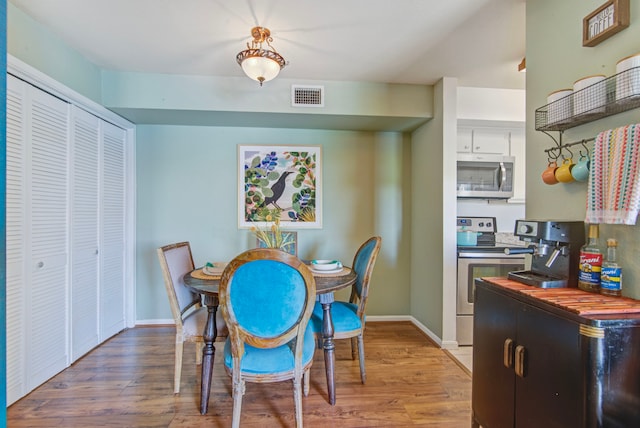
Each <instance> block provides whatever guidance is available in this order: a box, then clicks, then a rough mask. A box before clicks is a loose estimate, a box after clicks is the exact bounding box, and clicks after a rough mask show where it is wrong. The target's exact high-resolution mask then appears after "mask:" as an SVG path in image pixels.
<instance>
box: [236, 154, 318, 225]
mask: <svg viewBox="0 0 640 428" xmlns="http://www.w3.org/2000/svg"><path fill="white" fill-rule="evenodd" d="M320 149H321V147H320V146H245V145H239V146H238V214H239V215H238V220H239V222H238V226H239V227H240V228H254V227H261V228H264V227H269V225H272V224H274V222H275V221H276V219H278V223H279V227H282V228H283V229H319V228H321V227H322V198H321V192H320V190H321V189H320V185H321V171H322V168H321V150H320Z"/></svg>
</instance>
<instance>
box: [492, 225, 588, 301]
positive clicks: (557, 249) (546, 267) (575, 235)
mask: <svg viewBox="0 0 640 428" xmlns="http://www.w3.org/2000/svg"><path fill="white" fill-rule="evenodd" d="M584 227H585V226H584V222H582V221H554V220H516V226H515V232H514V233H515V235H516V236H518V237H519V238H520V240H521V241H526V242H530V243H531V245H529V246H528V247H527V248H522V249H507V250H505V252H508V253H509V254H514V253H529V254H532V259H531V270H528V271H515V272H509V274H508V278H509V279H512V280H514V281H518V282H521V283H523V284H528V285H532V286H534V287H540V288H560V287H577V286H578V270H579V263H580V247H582V245H584V242H585V241H584V236H585V234H584Z"/></svg>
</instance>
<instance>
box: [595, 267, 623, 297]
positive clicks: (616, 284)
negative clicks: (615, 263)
mask: <svg viewBox="0 0 640 428" xmlns="http://www.w3.org/2000/svg"><path fill="white" fill-rule="evenodd" d="M600 287H601V288H604V289H607V290H612V291H619V290H622V269H621V268H619V267H603V268H602V273H601V275H600Z"/></svg>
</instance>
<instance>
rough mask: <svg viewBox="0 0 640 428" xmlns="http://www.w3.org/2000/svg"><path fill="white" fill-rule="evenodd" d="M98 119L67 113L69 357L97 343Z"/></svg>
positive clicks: (79, 112) (74, 357) (81, 112)
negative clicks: (69, 241) (68, 171)
mask: <svg viewBox="0 0 640 428" xmlns="http://www.w3.org/2000/svg"><path fill="white" fill-rule="evenodd" d="M100 122H101V121H100V119H98V118H97V117H96V116H94V115H92V114H90V113H87V112H86V111H84V110H82V109H79V108H78V107H75V106H73V107H72V114H71V123H72V125H71V132H72V136H71V141H72V143H71V171H72V172H71V193H70V198H71V225H70V227H71V276H70V279H71V360H72V361H75V360H77V359H78V358H80V357H81V356H82V355H84V354H85V353H87V352H88V351H90V350H91V349H92V348H94V347H95V346H96V345H98V343H99V330H98V280H99V275H98V260H99V251H98V237H99V233H98V231H99V227H98V226H99V210H98V198H99V185H98V177H99V174H100V169H99V165H100V164H99V156H100Z"/></svg>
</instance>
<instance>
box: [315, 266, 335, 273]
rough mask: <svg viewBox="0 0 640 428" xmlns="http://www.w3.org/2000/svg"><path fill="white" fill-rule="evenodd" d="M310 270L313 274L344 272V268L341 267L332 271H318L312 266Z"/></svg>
mask: <svg viewBox="0 0 640 428" xmlns="http://www.w3.org/2000/svg"><path fill="white" fill-rule="evenodd" d="M309 270H310V271H311V272H313V273H338V272H340V271H342V266H340V267H339V268H335V269H331V270H318V269H314V268H313V266H311V268H310V269H309Z"/></svg>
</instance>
